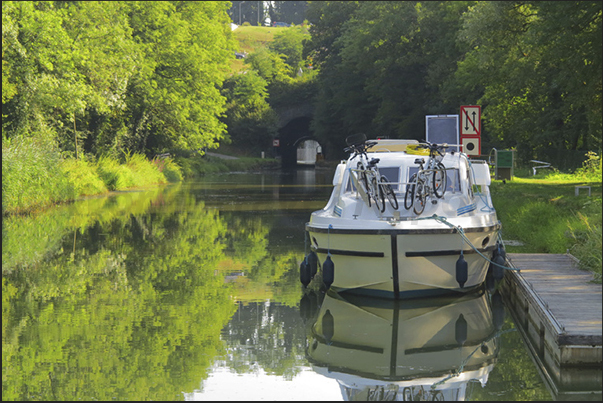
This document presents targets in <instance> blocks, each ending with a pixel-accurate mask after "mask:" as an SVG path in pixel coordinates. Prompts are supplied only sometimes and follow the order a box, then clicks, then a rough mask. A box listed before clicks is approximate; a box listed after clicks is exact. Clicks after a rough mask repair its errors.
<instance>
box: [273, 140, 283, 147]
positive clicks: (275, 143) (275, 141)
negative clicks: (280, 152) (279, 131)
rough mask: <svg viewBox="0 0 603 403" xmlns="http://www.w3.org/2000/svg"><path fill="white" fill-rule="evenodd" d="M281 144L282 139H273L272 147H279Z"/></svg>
mask: <svg viewBox="0 0 603 403" xmlns="http://www.w3.org/2000/svg"><path fill="white" fill-rule="evenodd" d="M280 145H281V141H280V140H279V139H274V140H272V147H279V146H280Z"/></svg>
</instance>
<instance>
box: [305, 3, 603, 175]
mask: <svg viewBox="0 0 603 403" xmlns="http://www.w3.org/2000/svg"><path fill="white" fill-rule="evenodd" d="M307 16H308V19H309V21H310V22H311V23H312V26H311V28H310V33H311V40H309V41H307V42H306V43H305V46H304V51H303V54H304V55H307V56H309V57H311V58H312V60H313V62H314V64H315V65H316V66H317V67H319V69H320V73H319V76H318V81H319V85H318V86H319V88H320V91H319V95H318V99H317V103H316V115H315V119H314V121H313V130H314V132H315V134H316V136H317V137H318V138H320V139H321V141H322V142H323V143H325V145H327V146H331V147H330V148H331V151H333V152H334V153H336V152H338V151H339V150H340V149H341V148H342V147H341V144H344V143H343V139H344V137H345V136H347V135H349V134H352V133H353V132H356V131H364V132H366V133H367V134H368V135H369V136H373V137H391V138H415V139H421V138H424V137H425V134H424V133H425V129H424V121H425V116H426V115H433V114H458V113H459V112H458V111H459V107H460V106H461V105H467V104H477V105H481V106H482V108H483V130H482V140H483V144H482V149H484V148H485V149H486V150H487V147H492V146H496V147H502V148H510V147H515V148H517V149H518V150H519V156H520V157H521V158H522V159H523V160H529V159H532V158H539V157H540V158H542V159H547V158H548V159H549V160H550V159H553V160H554V159H555V158H557V161H558V162H560V163H561V159H563V158H567V155H569V154H571V151H573V150H585V151H586V150H600V149H601V116H602V113H601V93H602V89H601V70H602V64H601V54H602V50H601V49H602V44H601V37H602V35H601V3H600V2H569V1H561V2H548V1H537V2H394V1H379V2H330V1H327V2H310V4H309V7H308V11H307ZM568 151H570V153H568ZM556 153H557V154H561V153H563V154H564V155H563V156H561V155H557V157H555V155H556ZM576 154H579V155H580V157H581V158H583V155H584V152H583V151H581V152H578V151H576ZM553 162H555V161H553ZM579 162H580V161H579ZM579 162H578V166H579Z"/></svg>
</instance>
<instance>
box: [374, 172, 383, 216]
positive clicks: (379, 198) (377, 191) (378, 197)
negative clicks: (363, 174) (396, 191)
mask: <svg viewBox="0 0 603 403" xmlns="http://www.w3.org/2000/svg"><path fill="white" fill-rule="evenodd" d="M371 193H372V196H373V200H375V206H377V208H378V209H379V211H380V212H382V213H383V212H384V211H385V198H384V197H383V191H382V190H381V186H379V184H378V183H377V178H375V177H374V176H373V177H372V178H371Z"/></svg>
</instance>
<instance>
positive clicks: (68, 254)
mask: <svg viewBox="0 0 603 403" xmlns="http://www.w3.org/2000/svg"><path fill="white" fill-rule="evenodd" d="M159 197H161V198H162V203H160V204H158V203H155V200H157V199H158V198H159ZM11 219H12V218H11ZM296 220H298V217H295V219H294V220H293V221H296ZM300 222H301V220H300ZM290 225H295V226H297V225H298V223H297V221H296V222H295V224H292V223H291V219H290V218H289V216H288V215H286V214H283V213H281V212H278V213H277V214H272V213H266V212H264V213H259V214H250V213H249V212H222V213H221V212H220V211H219V210H218V209H206V208H204V204H203V202H202V201H201V202H199V201H197V200H196V198H195V195H194V194H193V193H190V192H183V191H181V190H180V189H179V187H178V186H175V187H169V188H162V189H156V190H153V191H150V192H129V193H124V194H122V195H119V196H117V197H113V198H99V199H90V200H88V201H84V202H76V203H74V204H72V205H67V206H62V207H59V208H56V209H50V210H48V211H47V212H46V213H44V214H41V215H38V216H37V217H16V218H14V219H13V221H10V220H6V221H4V222H3V227H4V228H3V305H2V307H3V358H2V359H3V368H5V369H6V370H5V371H4V374H3V375H4V382H3V397H4V398H5V399H11V400H25V399H36V400H50V399H56V398H64V399H73V400H76V399H103V400H109V399H113V398H117V399H121V400H143V399H144V400H147V399H163V400H168V399H169V400H172V399H177V398H181V391H182V390H192V389H194V388H195V387H197V386H198V382H199V379H203V378H205V377H206V376H207V370H208V368H209V367H210V364H211V361H212V360H213V359H214V357H215V356H216V355H217V354H221V353H223V349H224V347H225V346H224V343H223V342H222V341H220V331H221V330H222V328H223V327H224V326H225V325H226V324H227V323H228V320H229V318H230V317H231V316H232V314H233V313H234V311H235V310H236V305H235V304H233V302H232V299H231V298H230V296H231V295H233V293H235V292H236V289H237V287H239V286H242V287H243V288H244V289H245V290H249V289H251V290H259V291H258V292H257V293H256V295H255V296H256V297H257V296H258V295H259V296H261V297H262V299H266V297H267V298H269V299H270V300H272V301H275V300H277V301H279V302H281V303H284V304H286V305H287V306H281V305H277V304H274V303H273V304H272V305H270V304H269V305H266V306H264V305H263V304H255V303H251V304H249V305H246V306H244V307H243V306H241V310H240V311H239V314H238V315H239V316H238V317H239V318H244V317H245V316H246V315H247V314H249V315H250V316H253V317H254V318H255V316H254V314H257V312H255V311H253V312H251V311H250V310H253V309H256V310H257V311H258V312H260V311H261V312H260V313H261V315H262V318H264V319H263V321H260V322H259V323H260V324H259V326H256V322H253V323H252V322H251V321H244V323H241V322H236V321H235V323H234V324H233V325H228V326H227V328H226V330H225V332H226V333H224V334H225V335H226V334H228V329H231V328H236V329H237V331H238V332H240V334H241V335H245V337H244V339H241V338H240V337H239V338H235V339H233V341H232V343H231V342H230V341H229V340H230V339H228V338H227V343H226V347H227V349H229V351H230V352H231V353H233V357H232V360H231V361H233V362H237V363H239V364H240V365H239V368H240V369H241V370H243V367H244V366H245V365H247V367H248V368H252V365H259V366H261V367H262V368H264V369H265V370H266V371H267V372H273V373H279V374H282V375H284V376H287V377H293V375H294V373H295V372H296V370H295V367H296V366H298V365H297V364H298V363H299V362H300V360H302V359H303V351H298V349H301V348H303V347H302V346H303V345H304V341H305V340H304V339H303V337H302V336H303V331H300V330H299V329H300V328H299V326H301V324H299V323H298V321H299V319H298V318H299V315H298V313H297V310H296V309H295V308H292V307H295V306H296V304H297V302H298V301H299V290H300V288H299V284H298V273H297V268H298V266H299V262H298V258H299V256H300V255H301V254H300V253H297V252H295V251H292V248H290V245H291V244H292V243H295V242H297V243H295V247H294V249H295V250H297V249H298V248H299V247H300V246H299V245H302V246H303V238H300V239H301V240H302V241H301V242H302V243H301V244H300V243H299V239H296V238H292V239H291V240H289V233H288V232H287V228H285V227H287V226H290ZM275 227H278V228H275ZM289 228H291V227H289ZM299 228H300V230H299V233H300V234H302V235H303V222H302V223H301V224H300V225H299ZM275 229H276V231H275ZM5 241H6V243H5ZM273 242H274V243H275V244H277V245H280V246H278V247H277V248H276V249H274V248H272V247H271V246H270V244H271V243H273ZM287 242H288V243H287ZM229 259H231V260H233V261H235V262H236V265H237V267H244V270H245V276H242V277H243V278H244V280H245V281H246V283H242V284H238V283H237V282H235V283H233V284H225V283H224V274H227V273H226V272H224V271H221V270H217V268H218V267H219V263H220V262H224V261H225V260H229ZM5 263H6V264H5ZM254 307H255V308H254ZM297 328H299V329H298V330H296V329H297ZM241 337H243V336H241ZM247 340H250V342H251V345H252V346H253V348H251V349H249V348H248V349H247V350H246V349H245V348H244V346H245V345H246V344H245V343H247ZM252 363H255V364H252ZM59 396H60V397H59Z"/></svg>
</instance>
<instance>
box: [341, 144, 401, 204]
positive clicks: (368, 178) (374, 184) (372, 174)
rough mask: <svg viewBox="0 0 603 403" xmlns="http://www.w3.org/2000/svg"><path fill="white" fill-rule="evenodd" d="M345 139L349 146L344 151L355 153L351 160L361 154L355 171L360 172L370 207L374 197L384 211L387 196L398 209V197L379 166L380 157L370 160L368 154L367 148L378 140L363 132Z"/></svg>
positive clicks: (359, 179) (361, 182) (359, 178)
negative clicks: (367, 137)
mask: <svg viewBox="0 0 603 403" xmlns="http://www.w3.org/2000/svg"><path fill="white" fill-rule="evenodd" d="M345 141H346V144H347V145H348V146H349V147H346V148H345V149H344V151H345V152H353V153H354V155H353V156H352V158H350V160H353V159H354V158H356V156H360V160H359V161H358V165H357V167H356V170H355V172H357V174H358V181H359V183H360V185H361V186H362V187H363V190H364V192H365V193H366V194H367V195H368V198H367V200H368V205H369V207H370V206H371V199H373V200H374V201H375V206H377V208H378V209H379V211H381V212H382V213H383V212H384V211H385V198H386V197H387V200H388V201H389V203H390V204H391V206H392V207H393V209H394V210H397V209H398V199H397V198H396V194H395V193H394V189H393V188H392V186H391V184H389V181H388V180H387V177H385V176H384V175H381V174H380V173H379V168H377V164H378V163H379V158H372V159H371V160H370V161H369V160H368V156H367V155H366V150H367V149H368V148H370V147H372V146H374V145H375V144H377V142H376V141H366V136H365V135H364V134H362V133H360V134H355V135H352V136H348V137H347V138H346V139H345Z"/></svg>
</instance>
